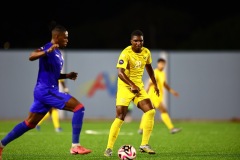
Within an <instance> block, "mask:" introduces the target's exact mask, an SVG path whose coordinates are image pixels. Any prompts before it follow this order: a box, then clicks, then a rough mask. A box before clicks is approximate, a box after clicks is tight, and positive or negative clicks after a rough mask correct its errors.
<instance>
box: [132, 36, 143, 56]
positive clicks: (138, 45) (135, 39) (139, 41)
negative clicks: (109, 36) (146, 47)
mask: <svg viewBox="0 0 240 160" xmlns="http://www.w3.org/2000/svg"><path fill="white" fill-rule="evenodd" d="M131 44H132V49H133V51H134V52H137V53H139V52H141V49H142V47H143V36H132V39H131Z"/></svg>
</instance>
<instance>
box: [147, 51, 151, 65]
mask: <svg viewBox="0 0 240 160" xmlns="http://www.w3.org/2000/svg"><path fill="white" fill-rule="evenodd" d="M148 54H149V56H148V59H147V62H146V63H147V64H151V63H152V55H151V52H150V51H149V52H148Z"/></svg>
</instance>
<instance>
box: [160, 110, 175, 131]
mask: <svg viewBox="0 0 240 160" xmlns="http://www.w3.org/2000/svg"><path fill="white" fill-rule="evenodd" d="M161 118H162V121H163V122H164V124H165V125H166V126H167V128H168V129H173V128H174V126H173V124H172V121H171V119H170V117H169V115H168V113H161Z"/></svg>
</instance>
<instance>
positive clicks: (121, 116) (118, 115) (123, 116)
mask: <svg viewBox="0 0 240 160" xmlns="http://www.w3.org/2000/svg"><path fill="white" fill-rule="evenodd" d="M126 115H127V113H120V114H117V116H116V117H117V118H119V119H121V120H123V121H124V119H125V117H126Z"/></svg>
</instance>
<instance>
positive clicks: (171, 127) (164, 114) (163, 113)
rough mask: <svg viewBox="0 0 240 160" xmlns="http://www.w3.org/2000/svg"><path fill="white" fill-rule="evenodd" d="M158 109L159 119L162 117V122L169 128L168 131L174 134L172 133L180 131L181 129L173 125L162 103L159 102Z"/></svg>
mask: <svg viewBox="0 0 240 160" xmlns="http://www.w3.org/2000/svg"><path fill="white" fill-rule="evenodd" d="M158 109H159V111H160V116H161V119H162V121H163V123H164V124H165V125H166V126H167V128H168V129H169V130H170V133H172V134H174V133H177V132H180V131H181V129H180V128H175V127H174V125H173V123H172V120H171V118H170V116H169V114H168V111H167V108H166V106H165V105H164V103H160V105H159V107H158Z"/></svg>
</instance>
